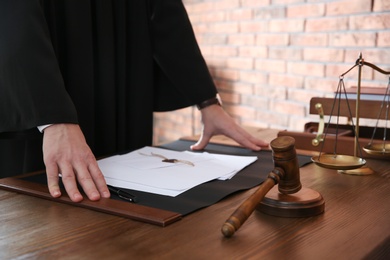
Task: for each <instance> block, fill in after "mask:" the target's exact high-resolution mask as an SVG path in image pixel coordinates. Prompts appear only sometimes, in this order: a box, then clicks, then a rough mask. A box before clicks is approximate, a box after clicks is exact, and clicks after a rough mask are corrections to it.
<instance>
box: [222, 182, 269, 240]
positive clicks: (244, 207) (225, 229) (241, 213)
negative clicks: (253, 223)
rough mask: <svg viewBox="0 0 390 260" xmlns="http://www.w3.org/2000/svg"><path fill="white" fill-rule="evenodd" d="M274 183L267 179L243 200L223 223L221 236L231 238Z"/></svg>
mask: <svg viewBox="0 0 390 260" xmlns="http://www.w3.org/2000/svg"><path fill="white" fill-rule="evenodd" d="M275 184H276V182H275V180H274V179H272V178H267V179H266V180H265V181H264V182H263V183H262V184H261V185H260V187H259V188H258V189H257V190H256V191H255V192H254V193H253V194H252V195H251V196H250V197H249V198H248V199H247V200H245V201H244V202H243V203H242V204H241V205H240V207H238V208H237V209H236V210H235V211H234V212H233V214H232V215H231V216H230V217H229V218H228V219H227V220H226V221H225V223H224V224H223V225H222V229H221V231H222V234H223V235H224V236H225V237H231V236H232V235H233V234H234V233H235V232H236V231H237V230H238V229H239V228H240V227H241V225H242V224H244V222H245V221H246V220H247V218H248V217H249V216H250V215H251V214H252V212H253V211H254V210H255V208H256V206H257V204H258V203H259V202H260V201H261V200H262V199H263V198H264V196H265V195H266V194H267V193H268V191H269V190H270V189H272V187H273V186H275Z"/></svg>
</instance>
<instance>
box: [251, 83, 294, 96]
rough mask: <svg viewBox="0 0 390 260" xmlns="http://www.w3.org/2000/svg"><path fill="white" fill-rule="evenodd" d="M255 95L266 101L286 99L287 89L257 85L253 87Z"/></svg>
mask: <svg viewBox="0 0 390 260" xmlns="http://www.w3.org/2000/svg"><path fill="white" fill-rule="evenodd" d="M255 95H256V96H261V97H267V98H268V99H287V88H286V87H274V86H265V85H263V84H258V85H255Z"/></svg>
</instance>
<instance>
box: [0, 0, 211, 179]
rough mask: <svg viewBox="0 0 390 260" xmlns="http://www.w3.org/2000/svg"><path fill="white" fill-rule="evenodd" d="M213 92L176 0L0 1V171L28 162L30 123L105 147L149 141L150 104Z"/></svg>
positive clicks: (163, 107)
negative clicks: (78, 132) (63, 128)
mask: <svg viewBox="0 0 390 260" xmlns="http://www.w3.org/2000/svg"><path fill="white" fill-rule="evenodd" d="M215 94H216V88H215V86H214V84H213V81H212V79H211V76H210V74H209V72H208V69H207V66H206V64H205V61H204V59H203V57H202V55H201V53H200V50H199V47H198V45H197V43H196V40H195V36H194V34H193V31H192V27H191V24H190V22H189V19H188V16H187V13H186V11H185V8H184V6H183V4H182V2H181V0H1V1H0V169H1V167H2V166H4V165H6V164H7V163H8V164H9V165H11V167H12V166H16V165H23V164H24V167H23V169H22V171H30V170H35V169H34V168H37V167H38V166H37V165H36V162H37V160H39V162H40V163H41V162H42V159H41V157H42V155H41V139H40V138H41V137H40V138H38V140H36V139H34V138H30V139H31V140H28V138H27V137H26V138H23V133H27V132H29V133H31V132H32V131H35V132H37V130H36V126H38V125H44V124H51V123H78V124H80V126H81V128H82V130H83V133H84V135H85V137H86V139H87V142H88V144H89V145H90V147H91V149H92V151H93V152H94V154H95V155H96V156H101V155H109V154H114V153H117V152H121V151H126V150H131V149H135V148H139V147H142V146H145V145H150V144H151V141H152V130H153V127H152V126H153V125H152V124H153V111H169V110H174V109H178V108H183V107H186V106H190V105H194V104H196V103H200V102H201V101H203V100H206V99H209V98H211V97H213V96H215ZM29 129H32V130H29ZM26 130H28V131H26ZM15 132H16V133H17V134H16V135H12V133H15ZM20 133H22V134H20ZM15 136H17V138H14V137H15ZM25 136H29V135H27V134H26V135H25ZM14 150H15V151H14ZM38 158H39V159H38ZM26 164H27V166H26ZM29 165H31V166H29ZM40 166H42V164H40ZM5 168H7V167H5ZM10 171H12V170H10ZM14 171H15V169H14ZM17 171H20V169H19V168H18V169H17ZM17 173H20V172H17ZM1 174H3V176H4V171H3V173H0V175H1ZM6 175H9V174H6Z"/></svg>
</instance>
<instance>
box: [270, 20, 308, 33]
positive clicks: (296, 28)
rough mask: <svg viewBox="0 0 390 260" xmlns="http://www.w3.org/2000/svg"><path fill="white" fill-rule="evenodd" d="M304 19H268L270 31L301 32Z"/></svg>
mask: <svg viewBox="0 0 390 260" xmlns="http://www.w3.org/2000/svg"><path fill="white" fill-rule="evenodd" d="M304 25H305V19H300V18H296V19H288V20H287V19H272V20H270V21H269V31H270V32H289V33H291V32H303V31H304Z"/></svg>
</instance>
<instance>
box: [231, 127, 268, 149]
mask: <svg viewBox="0 0 390 260" xmlns="http://www.w3.org/2000/svg"><path fill="white" fill-rule="evenodd" d="M225 135H226V136H229V137H230V138H232V139H233V140H235V141H236V142H237V143H238V144H240V145H241V146H243V147H246V148H248V149H251V150H253V151H260V150H261V148H262V147H268V145H269V144H268V143H267V142H265V141H262V140H260V139H257V138H255V137H253V136H252V135H250V134H249V133H248V132H246V131H245V130H244V129H242V128H241V127H238V128H237V129H236V130H235V131H229V132H226V133H225Z"/></svg>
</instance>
